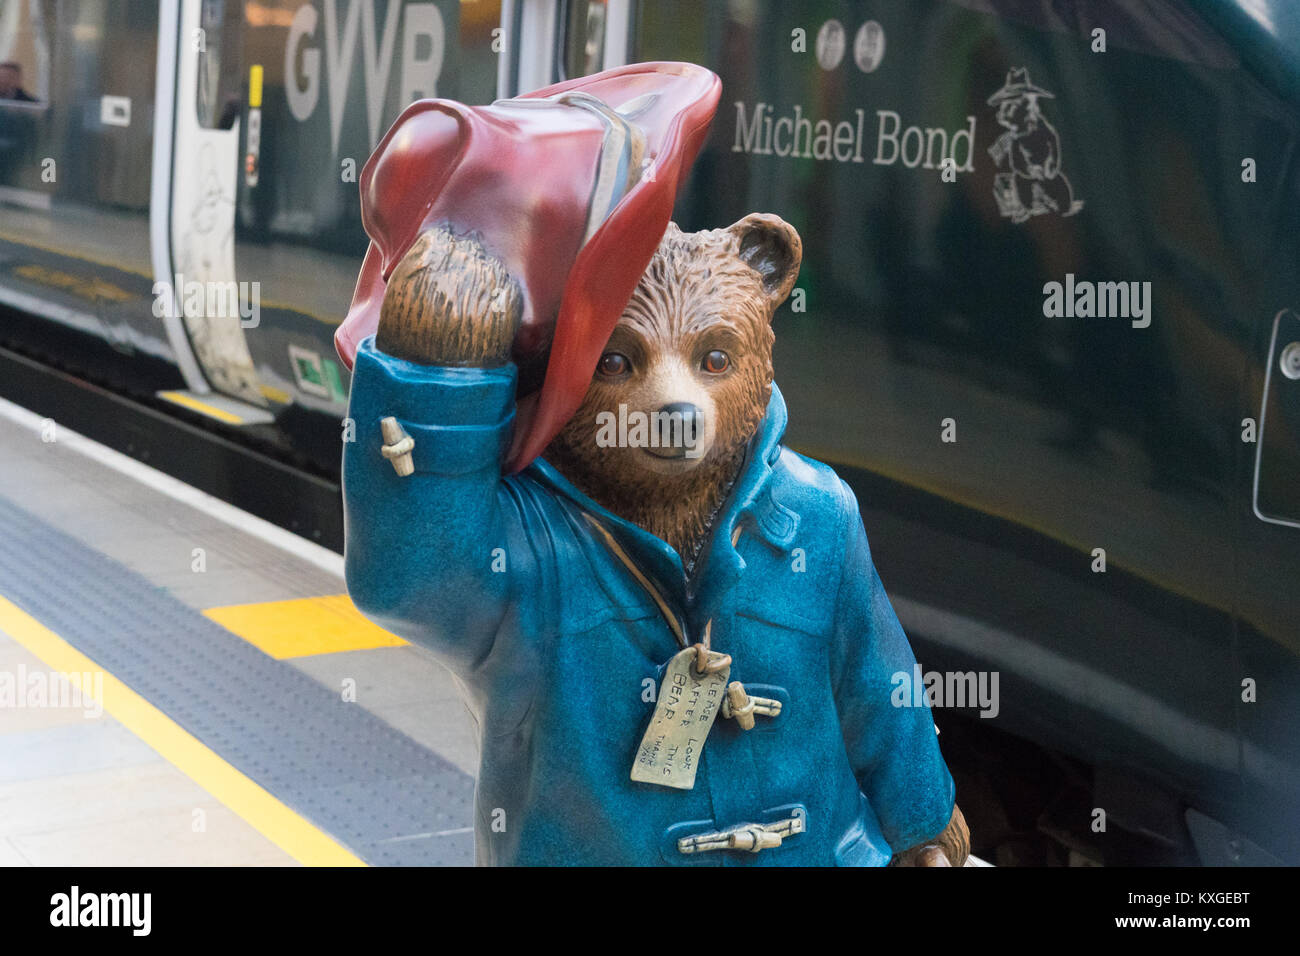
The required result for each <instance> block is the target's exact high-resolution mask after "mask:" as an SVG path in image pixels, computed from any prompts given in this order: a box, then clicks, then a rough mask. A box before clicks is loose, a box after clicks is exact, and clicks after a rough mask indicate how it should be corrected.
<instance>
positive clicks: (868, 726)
mask: <svg viewBox="0 0 1300 956" xmlns="http://www.w3.org/2000/svg"><path fill="white" fill-rule="evenodd" d="M842 488H843V493H844V495H845V499H846V504H845V510H846V512H847V513H848V514H847V525H848V526H847V528H846V530H845V532H844V535H845V537H844V543H845V557H844V564H843V568H842V572H841V579H840V589H839V597H838V599H837V602H836V611H835V632H834V638H835V654H834V657H833V662H834V664H835V666H837V667H838V671H837V674H836V680H837V684H836V691H835V699H836V701H835V702H836V706H837V708H838V710H839V714H840V727H841V730H842V732H843V734H844V744H845V747H846V748H847V750H848V754H849V760H850V763H851V764H852V767H853V771H854V774H855V776H856V777H857V779H858V785H859V787H860V788H861V789H862V792H863V794H865V795H866V797H867V800H868V802H870V804H871V808H872V810H874V811H875V814H876V817H877V819H878V820H879V822H880V827H881V832H882V833H883V834H884V835H885V839H887V840H888V841H889V844H890V846H891V847H892V848H893V850H894V852H895V853H899V852H901V851H903V850H906V849H908V848H909V847H912V846H915V845H916V844H918V843H921V842H922V841H924V840H928V839H930V838H931V837H934V836H937V835H938V834H939V833H940V832H942V831H943V829H944V827H945V826H947V824H948V819H949V817H951V816H952V809H953V802H954V792H953V790H954V788H953V782H952V776H951V775H950V774H949V773H948V766H947V764H945V763H944V760H943V756H942V755H941V754H940V752H939V742H938V739H937V735H936V733H935V727H934V719H933V717H932V715H931V713H930V708H929V706H928V705H924V704H923V705H922V706H910V705H911V704H912V695H911V693H910V690H911V682H912V679H913V665H914V664H915V663H916V658H915V657H914V656H913V654H912V648H911V646H910V645H909V644H908V642H907V635H905V634H904V633H903V627H902V625H901V624H900V623H899V622H898V617H897V616H896V615H895V614H894V609H893V607H892V606H891V605H890V603H889V597H888V596H887V595H886V594H885V588H884V585H883V584H881V582H880V576H879V575H878V574H877V573H876V569H875V566H874V565H873V564H872V562H871V551H870V549H869V548H868V546H867V533H866V530H865V529H864V528H863V526H862V517H861V515H860V514H859V512H858V506H857V499H856V498H854V496H853V492H852V491H851V490H850V489H849V488H848V486H847V485H842ZM898 674H904V675H906V685H905V686H906V687H907V688H908V691H909V693H907V694H903V693H901V692H898V693H896V690H897V688H898V687H899V686H900V681H899V680H898V679H896V678H895V675H898ZM899 701H901V702H902V703H903V704H904V706H896V703H898V702H899Z"/></svg>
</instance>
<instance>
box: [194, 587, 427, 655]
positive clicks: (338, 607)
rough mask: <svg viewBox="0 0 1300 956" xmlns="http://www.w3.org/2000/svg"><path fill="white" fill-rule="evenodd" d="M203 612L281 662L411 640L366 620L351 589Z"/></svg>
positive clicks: (214, 608) (400, 643)
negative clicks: (346, 592)
mask: <svg viewBox="0 0 1300 956" xmlns="http://www.w3.org/2000/svg"><path fill="white" fill-rule="evenodd" d="M203 616H204V617H206V618H208V619H209V620H211V621H215V622H216V623H218V624H220V625H221V626H222V627H224V628H225V629H226V630H228V631H230V632H231V633H232V634H235V635H238V636H239V637H242V638H243V639H244V640H246V641H248V643H250V644H252V645H253V646H254V647H256V648H258V649H259V650H261V651H262V652H263V653H265V654H269V655H270V656H271V657H274V658H275V659H276V660H279V661H282V660H284V659H285V658H289V657H309V656H311V655H313V654H337V653H338V652H340V651H368V650H372V649H373V648H376V647H402V646H403V645H405V644H406V641H404V640H402V639H401V638H400V637H397V636H396V635H393V634H389V633H388V632H387V631H385V630H384V629H383V628H381V627H377V626H376V625H374V624H371V623H370V622H369V621H368V620H366V619H365V617H363V616H362V614H361V612H360V611H358V610H357V608H356V605H355V604H353V603H352V599H351V598H350V597H348V596H347V595H346V594H328V595H325V596H324V597H309V598H294V599H292V600H289V601H262V602H260V603H257V604H232V605H228V606H226V607H213V608H208V610H206V611H204V612H203Z"/></svg>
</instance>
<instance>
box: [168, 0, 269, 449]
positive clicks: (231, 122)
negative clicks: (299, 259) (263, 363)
mask: <svg viewBox="0 0 1300 956" xmlns="http://www.w3.org/2000/svg"><path fill="white" fill-rule="evenodd" d="M164 6H165V8H166V9H165V20H164V23H163V24H162V25H161V29H160V31H159V44H160V49H165V50H166V53H167V55H168V61H169V63H170V65H172V67H173V73H172V77H171V84H170V89H169V90H168V93H169V96H170V100H171V102H170V103H162V104H160V105H161V106H162V107H163V108H164V109H166V110H167V111H168V116H167V117H166V118H167V119H170V124H165V126H166V125H169V127H170V128H169V129H164V135H165V134H166V133H167V132H169V133H170V142H169V143H164V144H161V145H160V148H166V147H168V146H169V147H170V149H169V160H170V162H169V163H168V169H167V172H168V173H169V176H160V177H158V180H157V182H156V183H155V187H156V195H157V198H158V199H159V200H161V201H162V202H161V203H160V207H161V208H157V209H156V210H155V215H156V216H157V217H159V218H163V216H164V210H165V219H164V222H163V226H162V228H160V229H158V230H157V232H156V235H155V241H156V242H157V243H158V244H159V245H161V249H157V250H156V252H158V253H159V254H161V255H162V256H163V257H164V260H163V261H164V268H163V269H162V270H161V271H162V273H163V274H162V276H161V277H160V282H161V283H162V286H161V287H160V291H162V293H163V294H164V295H167V294H168V293H170V296H169V299H170V301H169V302H167V303H166V305H167V306H168V310H169V317H170V318H172V320H173V321H176V320H179V321H180V323H181V324H182V325H183V329H184V332H185V334H186V336H187V338H188V342H189V345H190V347H191V348H192V350H193V353H194V355H195V357H196V358H197V360H198V364H199V365H200V366H201V368H202V374H203V378H204V379H205V380H206V383H199V382H192V383H191V392H190V394H176V393H168V395H167V397H170V398H172V399H173V400H177V401H180V402H181V403H182V404H185V405H187V406H189V407H191V408H194V409H197V410H200V411H206V412H208V413H209V414H212V415H213V416H214V417H216V418H218V419H220V420H223V421H226V422H228V423H231V424H249V423H254V422H259V421H269V420H270V418H271V416H270V415H269V413H267V412H265V411H264V409H265V407H266V405H267V401H266V398H265V397H264V396H263V394H262V392H261V388H260V383H259V381H258V377H257V372H256V369H254V367H253V361H252V358H251V356H250V355H249V351H248V344H247V341H246V339H245V332H246V330H248V329H250V328H255V327H256V325H257V324H258V322H259V321H260V316H259V314H258V310H257V298H256V295H255V294H253V293H252V289H251V287H250V286H249V285H248V283H247V282H243V283H241V282H240V281H239V276H237V274H236V272H235V228H234V227H235V193H236V188H237V184H238V174H239V141H240V121H241V111H240V100H241V92H242V69H241V58H240V52H241V50H240V45H241V33H242V29H243V16H244V13H243V8H244V4H243V2H242V0H182V2H179V3H170V4H165V5H164ZM207 386H210V387H211V389H212V390H213V391H215V392H216V393H217V395H215V396H211V397H205V398H203V399H202V400H200V399H199V398H198V397H197V395H196V394H194V393H196V392H204V393H206V392H207V391H208V388H207ZM231 399H233V400H234V401H233V402H232V401H230V400H231Z"/></svg>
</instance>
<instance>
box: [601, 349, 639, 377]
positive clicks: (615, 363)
mask: <svg viewBox="0 0 1300 956" xmlns="http://www.w3.org/2000/svg"><path fill="white" fill-rule="evenodd" d="M596 367H597V368H598V369H599V370H600V374H601V375H623V374H624V373H626V372H628V371H630V370H631V368H632V363H631V362H629V361H628V360H627V356H626V355H624V354H622V353H621V352H606V353H605V354H604V355H602V356H601V357H600V364H599V365H598V366H596Z"/></svg>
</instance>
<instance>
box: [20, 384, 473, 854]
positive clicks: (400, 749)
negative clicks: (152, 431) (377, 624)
mask: <svg viewBox="0 0 1300 956" xmlns="http://www.w3.org/2000/svg"><path fill="white" fill-rule="evenodd" d="M42 425H44V427H42ZM51 431H52V435H51ZM50 437H53V440H52V441H49V440H43V438H45V439H48V438H50ZM169 483H170V484H169ZM174 485H175V483H174V482H171V479H167V478H165V477H164V476H161V475H158V474H157V473H156V472H153V473H150V472H148V471H147V470H142V469H141V467H140V466H138V465H135V463H130V462H127V461H125V460H123V459H122V458H121V456H116V455H115V453H113V452H109V451H107V450H105V449H102V448H100V447H99V446H95V445H93V443H89V442H87V441H86V440H85V439H82V438H80V436H75V435H72V434H70V433H67V432H66V431H62V430H60V429H59V428H58V425H57V423H54V427H53V429H52V430H51V428H50V427H49V423H42V422H41V421H39V420H37V419H35V417H34V416H30V415H27V414H26V413H24V412H22V411H20V410H16V409H15V408H14V407H13V406H8V405H7V404H6V405H5V406H4V407H3V408H0V598H3V599H4V600H5V601H7V602H11V605H12V606H13V607H16V608H18V609H19V612H20V613H25V614H27V615H30V617H31V618H33V619H35V620H36V621H37V622H39V623H40V624H41V625H43V626H44V627H45V628H47V629H48V630H49V631H51V632H53V634H55V635H57V637H58V638H61V639H62V640H63V641H66V642H67V643H68V644H70V645H72V647H73V648H75V649H76V650H77V651H78V652H80V653H81V654H84V655H85V656H86V657H88V658H90V659H91V660H92V661H94V662H95V663H96V664H98V665H100V666H101V667H102V668H103V670H104V671H105V672H107V673H108V674H110V675H113V676H115V677H116V678H118V679H120V680H121V681H123V682H124V683H125V684H126V685H128V686H129V687H130V689H131V690H132V691H134V692H135V693H137V694H139V695H140V696H141V697H142V698H144V699H145V700H147V701H148V702H149V704H150V705H152V706H153V707H155V708H157V710H159V711H161V712H162V713H163V714H165V715H166V717H167V718H169V719H170V720H171V721H173V722H175V723H176V724H177V725H179V726H180V727H182V728H184V730H186V731H188V732H189V733H190V734H192V735H193V736H194V737H196V738H198V739H199V740H200V741H202V743H203V744H204V745H205V746H206V747H208V748H210V749H211V751H212V752H213V753H214V754H215V755H216V757H217V758H219V759H220V760H221V761H225V762H226V763H227V764H228V765H229V766H231V767H233V768H234V769H235V770H237V771H238V772H240V773H241V774H244V775H246V776H247V777H248V778H249V779H251V780H253V781H254V782H255V783H256V784H258V785H260V786H261V787H262V788H264V789H265V790H266V791H268V792H269V793H270V794H271V795H272V796H273V797H274V798H276V799H277V800H279V801H282V803H283V804H284V805H285V806H286V807H288V808H289V809H290V810H291V811H292V812H293V813H296V814H299V815H301V817H302V818H303V819H305V820H306V821H307V822H308V823H310V824H312V825H314V826H315V827H317V828H319V829H320V830H322V831H324V832H325V833H326V834H328V835H329V836H330V837H332V838H333V839H334V840H335V841H337V842H338V843H339V844H340V845H342V846H343V847H345V848H346V849H347V850H349V851H351V852H352V853H354V854H355V855H356V856H358V857H359V858H360V859H362V860H364V861H365V862H368V863H375V864H466V863H470V862H472V835H471V832H470V826H471V821H472V794H473V776H472V775H473V772H474V769H475V767H476V765H477V752H476V744H475V740H474V736H473V728H472V724H471V721H470V719H469V716H468V714H467V713H466V712H465V711H464V708H463V706H462V705H461V703H460V701H459V697H458V695H457V694H456V691H455V688H454V686H453V684H452V682H451V679H450V676H449V675H448V674H447V673H446V671H445V670H443V668H442V667H441V666H440V665H438V664H437V663H436V662H435V661H433V660H432V659H431V658H430V657H429V656H428V655H427V654H425V653H424V652H422V651H420V650H419V649H417V648H414V647H411V646H409V645H405V644H401V643H400V642H397V641H396V640H395V639H392V646H375V647H365V648H364V649H348V647H347V641H346V634H345V639H344V642H343V644H342V645H341V646H342V647H343V649H341V650H337V651H334V652H324V651H321V650H320V648H319V647H318V646H317V645H316V644H313V641H312V640H311V639H310V636H308V637H307V639H306V641H305V644H304V649H305V652H303V653H297V652H293V653H292V655H291V656H279V657H277V656H274V655H272V654H269V653H265V652H264V651H263V650H262V649H260V648H259V646H258V645H257V642H256V641H255V640H254V641H253V642H251V643H250V640H249V639H247V638H246V637H244V636H241V635H239V634H236V633H234V632H232V631H231V630H228V629H227V628H225V627H223V626H222V625H221V624H218V623H217V622H216V620H219V619H220V618H219V617H218V618H216V619H213V618H212V617H209V616H205V615H204V613H203V612H209V614H210V615H211V614H219V612H220V609H223V608H229V607H230V606H232V605H238V606H247V605H259V606H260V605H266V606H267V608H269V609H274V608H276V607H277V606H278V605H279V602H286V601H299V600H302V599H310V598H328V599H330V600H333V601H335V602H337V601H338V600H340V599H338V598H336V597H333V596H337V595H342V594H343V593H344V591H345V589H344V585H343V581H342V578H341V576H340V571H341V561H340V560H339V559H338V558H337V556H335V555H332V554H330V553H328V552H325V551H323V549H320V548H317V547H315V546H313V545H310V544H308V543H306V542H303V541H301V540H300V539H296V538H293V537H292V536H290V535H288V534H287V533H286V532H282V531H279V529H273V528H270V526H264V524H263V523H261V522H258V521H257V520H256V519H249V518H248V517H247V516H242V517H241V515H240V513H236V512H234V510H233V509H230V508H229V507H228V506H225V505H224V504H222V503H220V502H215V501H213V500H212V499H208V498H207V497H206V496H203V495H201V494H200V493H198V492H194V491H192V490H191V489H184V488H183V487H182V488H177V487H173V486H174ZM199 552H201V554H202V561H199V562H196V560H195V556H196V554H197V553H199ZM200 565H201V567H199V566H200ZM241 613H244V614H245V615H246V616H251V617H252V618H253V619H254V620H256V619H257V618H258V615H259V613H260V611H259V608H258V607H253V608H251V609H245V610H242V611H241ZM2 620H3V618H0V621H2ZM305 626H309V625H305ZM345 630H346V628H345ZM20 672H21V673H26V674H28V675H31V674H44V675H50V674H52V669H51V668H50V666H49V665H48V664H47V663H46V662H45V661H44V660H42V659H41V657H40V656H38V655H37V654H36V653H33V652H32V651H31V650H30V649H29V647H25V646H23V644H21V643H19V642H18V641H16V640H14V638H13V636H11V635H9V634H7V633H5V630H4V627H3V626H2V625H0V676H3V675H5V674H9V675H11V677H10V679H11V680H12V679H13V675H17V674H19V673H20ZM50 679H51V680H52V679H53V678H50ZM345 682H346V683H347V685H348V686H350V687H352V688H355V702H353V701H350V700H349V701H344V700H342V699H341V698H340V694H339V688H340V686H341V685H343V684H344V683H345ZM83 711H84V708H83V709H82V710H78V709H74V708H68V707H55V706H44V707H32V706H21V705H19V706H12V705H11V706H0V865H24V864H35V865H47V864H92V865H93V864H107V863H112V864H119V865H120V864H125V865H132V864H147V863H163V864H196V865H231V864H235V865H238V864H247V865H266V864H292V863H294V862H295V859H294V856H293V855H291V854H290V853H288V852H286V851H285V850H284V849H283V848H282V847H281V846H278V845H277V843H276V839H275V838H276V834H275V833H271V834H267V833H265V832H262V830H260V829H259V827H258V825H257V821H256V820H254V822H251V823H250V822H249V820H248V819H245V818H244V817H241V816H240V815H239V814H238V813H236V812H234V811H232V810H231V809H229V808H227V807H226V806H224V805H223V804H222V803H221V802H220V800H218V799H215V798H214V797H213V796H212V795H211V794H210V793H208V792H207V791H206V790H205V789H204V786H203V780H202V779H191V777H190V776H187V775H186V773H183V772H182V771H181V770H180V769H178V768H177V767H176V766H173V765H172V764H171V763H169V762H168V761H167V760H165V759H164V758H163V757H162V756H160V754H159V752H158V751H157V750H156V749H155V748H154V747H153V746H151V745H150V743H149V742H148V741H147V740H146V739H143V738H142V737H141V736H140V735H138V734H137V733H134V732H133V731H132V730H131V729H129V728H128V727H126V726H124V725H123V724H122V723H121V722H120V721H118V720H116V719H115V718H114V716H113V715H112V714H110V713H100V714H98V715H96V716H93V717H92V716H90V715H89V714H88V713H86V712H83ZM146 736H147V734H146ZM200 776H201V775H200ZM264 828H265V827H263V829H264Z"/></svg>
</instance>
